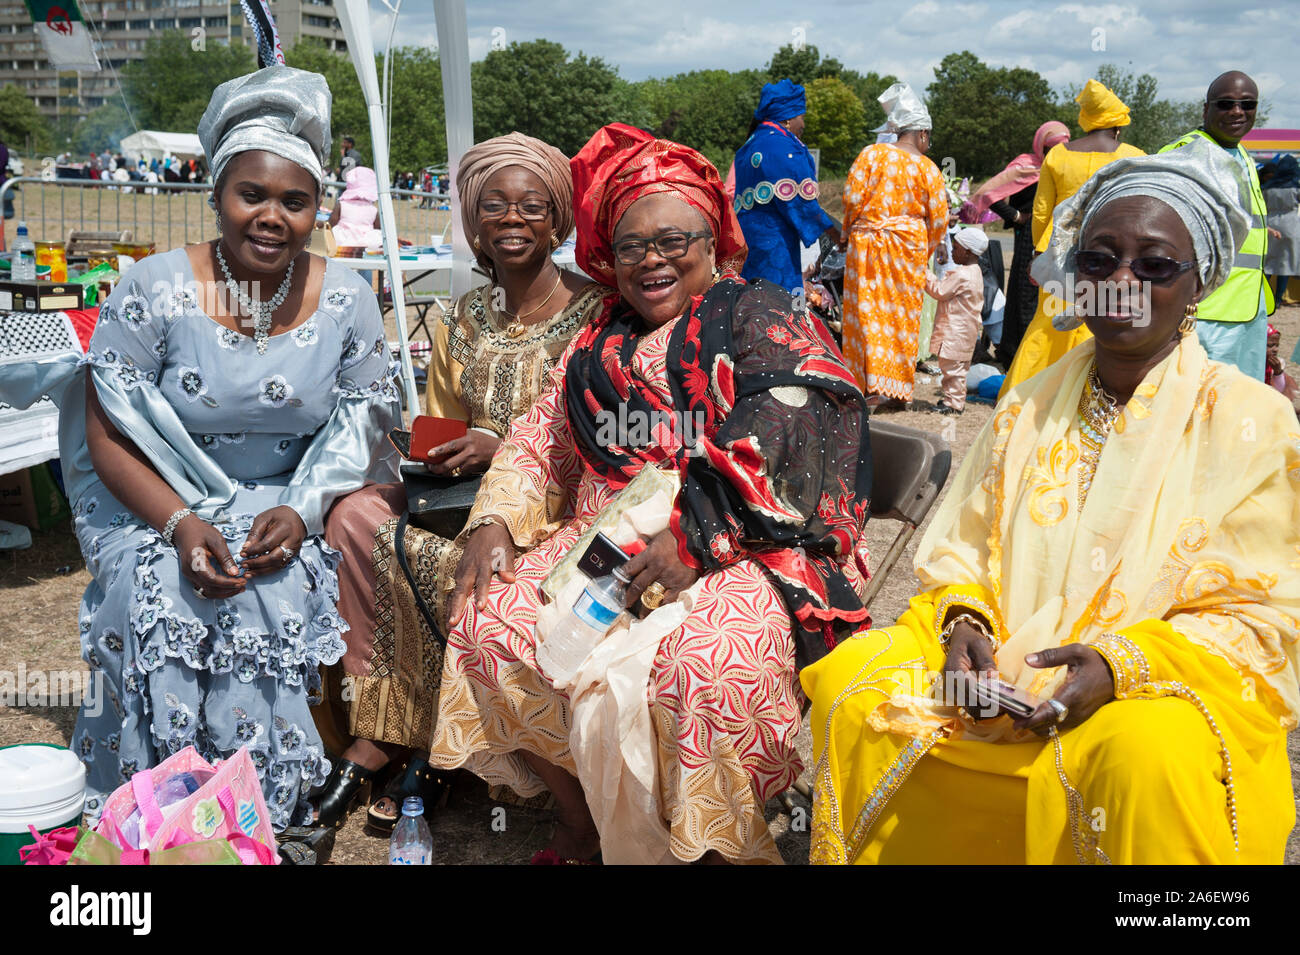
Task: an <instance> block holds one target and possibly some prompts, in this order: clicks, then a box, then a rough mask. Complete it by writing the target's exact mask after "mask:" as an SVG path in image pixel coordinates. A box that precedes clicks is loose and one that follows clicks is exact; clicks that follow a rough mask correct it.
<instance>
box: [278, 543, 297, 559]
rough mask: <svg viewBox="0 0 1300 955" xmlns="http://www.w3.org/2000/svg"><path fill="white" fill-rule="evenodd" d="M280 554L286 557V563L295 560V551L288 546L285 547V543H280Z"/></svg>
mask: <svg viewBox="0 0 1300 955" xmlns="http://www.w3.org/2000/svg"><path fill="white" fill-rule="evenodd" d="M280 556H281V557H283V558H284V561H283V563H286V564H287V563H289V561H291V560H293V558H294V553H293V551H291V550H290V549H289V548H287V547H285V546H284V545H283V544H281V545H280Z"/></svg>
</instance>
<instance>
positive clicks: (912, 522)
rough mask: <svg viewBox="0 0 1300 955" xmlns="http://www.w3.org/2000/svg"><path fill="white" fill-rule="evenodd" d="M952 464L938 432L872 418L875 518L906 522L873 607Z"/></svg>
mask: <svg viewBox="0 0 1300 955" xmlns="http://www.w3.org/2000/svg"><path fill="white" fill-rule="evenodd" d="M951 469H952V451H950V450H949V449H948V444H947V442H945V441H944V440H943V439H942V438H940V437H939V436H938V435H935V434H930V433H929V432H927V431H918V430H917V429H916V428H905V427H903V426H902V425H899V424H890V423H889V422H885V421H880V420H879V419H878V418H876V417H874V416H873V417H872V419H871V518H872V520H880V519H882V518H883V519H885V520H890V521H898V522H899V524H900V525H902V526H901V527H899V529H898V533H897V534H896V535H894V540H893V541H892V542H891V543H890V545H889V549H888V550H887V551H885V556H884V557H883V558H882V559H881V561H880V563H879V564H877V565H876V567H875V572H874V573H873V574H872V577H871V581H870V583H869V584H868V585H867V595H866V598H865V600H864V601H863V603H865V604H866V606H867V607H868V608H870V607H871V603H872V601H873V600H875V599H876V595H877V594H879V593H880V590H881V588H882V587H884V586H885V581H886V579H888V577H889V572H890V571H891V570H892V569H893V567H894V565H895V564H896V563H898V559H899V558H900V557H902V556H903V551H905V550H906V549H907V544H908V542H909V541H910V540H911V539H912V535H913V534H915V533H916V529H917V528H918V527H920V526H921V523H922V522H923V521H924V520H925V516H926V515H927V514H928V513H930V508H932V507H933V506H934V502H935V501H937V500H938V499H939V494H940V492H942V491H943V486H944V484H946V483H947V481H948V472H949V471H950V470H951ZM806 710H807V704H805V711H806ZM793 788H794V791H795V792H797V793H799V795H801V796H803V797H804V798H805V799H807V800H808V801H809V802H811V801H812V788H811V787H810V786H809V785H808V783H807V781H806V780H804V779H802V778H801V779H796V780H795V782H794V786H793ZM782 802H783V803H784V805H785V807H786V809H787V811H790V810H792V809H793V805H794V804H793V802H792V801H790V799H789V795H788V794H786V795H784V796H783V797H782Z"/></svg>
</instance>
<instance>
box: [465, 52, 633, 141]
mask: <svg viewBox="0 0 1300 955" xmlns="http://www.w3.org/2000/svg"><path fill="white" fill-rule="evenodd" d="M470 69H471V79H472V81H473V89H474V137H475V139H477V140H480V141H481V140H484V139H487V138H489V137H492V136H501V135H504V134H505V133H509V132H512V131H517V132H521V133H524V134H526V135H528V136H535V137H536V138H538V139H541V140H545V141H546V142H548V143H550V144H552V145H553V146H555V147H557V148H558V149H560V150H561V151H563V152H565V153H568V154H570V155H572V154H573V153H575V152H577V151H578V150H579V149H581V148H582V146H583V145H584V144H585V143H586V142H587V140H588V139H590V138H591V135H592V134H593V133H594V132H595V131H596V130H597V129H599V128H600V127H601V126H604V125H605V124H606V123H612V122H624V123H628V124H629V125H632V126H641V125H643V124H644V122H645V116H644V113H643V112H642V111H641V110H640V109H639V103H638V99H637V97H636V96H635V94H634V93H633V90H632V88H631V85H630V84H628V83H627V81H625V80H623V79H622V78H620V77H619V75H618V71H617V70H615V69H614V68H613V67H612V66H609V65H608V64H606V63H605V61H604V60H602V59H600V58H599V57H588V56H586V55H585V54H583V53H579V54H578V55H577V56H576V57H573V58H572V59H571V58H570V57H569V54H568V53H567V52H565V49H564V47H562V46H561V45H560V44H558V43H552V42H550V41H549V40H533V41H530V42H527V43H511V44H510V46H509V47H507V48H506V49H504V50H492V51H491V52H489V53H488V55H487V56H486V57H485V58H484V59H482V60H480V61H479V62H477V63H474V64H473V65H472V66H471V68H470Z"/></svg>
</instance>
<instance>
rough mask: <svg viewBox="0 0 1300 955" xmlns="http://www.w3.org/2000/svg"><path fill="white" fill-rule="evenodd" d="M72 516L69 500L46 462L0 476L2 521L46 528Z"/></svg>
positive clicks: (0, 518)
mask: <svg viewBox="0 0 1300 955" xmlns="http://www.w3.org/2000/svg"><path fill="white" fill-rule="evenodd" d="M71 516H72V511H71V510H70V509H69V508H68V502H67V499H66V498H64V496H63V492H62V491H60V490H59V486H58V485H57V484H56V483H54V476H53V475H51V474H50V469H49V468H48V467H47V466H46V465H44V464H36V465H33V466H32V467H30V468H27V469H25V470H22V471H15V472H13V473H12V474H5V475H0V521H10V522H11V523H14V524H21V525H23V527H26V528H28V529H30V530H33V531H44V530H49V529H50V528H51V527H53V526H54V525H55V524H57V523H59V522H60V521H65V520H67V519H68V518H69V517H71Z"/></svg>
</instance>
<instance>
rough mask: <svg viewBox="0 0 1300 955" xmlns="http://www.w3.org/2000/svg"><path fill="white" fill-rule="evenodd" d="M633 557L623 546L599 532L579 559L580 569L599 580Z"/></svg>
mask: <svg viewBox="0 0 1300 955" xmlns="http://www.w3.org/2000/svg"><path fill="white" fill-rule="evenodd" d="M631 559H632V558H631V556H629V555H628V554H627V553H626V552H625V551H624V550H623V548H621V547H619V546H618V545H617V544H615V543H614V542H613V541H612V540H610V539H609V538H608V537H606V536H605V535H604V534H597V535H596V536H595V537H594V538H593V539H592V541H591V543H590V544H588V545H587V552H586V553H585V554H583V555H582V557H581V558H580V559H579V560H578V569H579V570H580V571H582V572H583V573H584V574H586V575H587V576H588V577H590V578H591V579H592V580H598V579H599V578H601V577H607V576H609V575H610V574H612V573H613V572H614V569H615V568H616V567H622V566H623V565H624V564H626V563H627V562H628V561H629V560H631Z"/></svg>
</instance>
